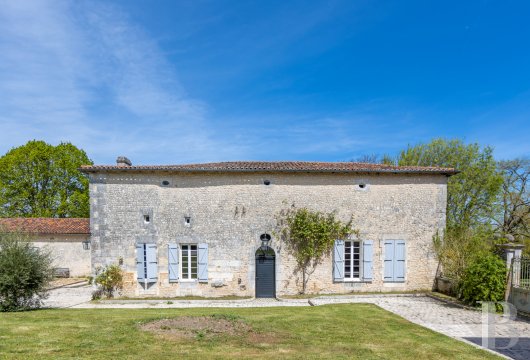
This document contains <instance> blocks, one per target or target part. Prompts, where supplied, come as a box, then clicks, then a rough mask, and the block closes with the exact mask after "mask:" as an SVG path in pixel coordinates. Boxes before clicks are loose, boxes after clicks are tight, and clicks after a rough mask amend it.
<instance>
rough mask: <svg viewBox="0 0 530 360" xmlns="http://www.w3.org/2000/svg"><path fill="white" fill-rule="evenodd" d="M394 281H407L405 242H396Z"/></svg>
mask: <svg viewBox="0 0 530 360" xmlns="http://www.w3.org/2000/svg"><path fill="white" fill-rule="evenodd" d="M394 254H395V255H394V281H400V282H403V281H405V241H404V240H396V242H395V249H394Z"/></svg>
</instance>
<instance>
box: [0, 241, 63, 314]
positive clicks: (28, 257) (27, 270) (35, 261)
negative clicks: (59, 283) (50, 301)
mask: <svg viewBox="0 0 530 360" xmlns="http://www.w3.org/2000/svg"><path fill="white" fill-rule="evenodd" d="M52 279H53V267H52V258H51V255H50V253H49V252H48V251H46V250H45V249H37V248H35V247H33V246H32V244H31V242H29V241H28V238H27V237H26V236H25V235H22V234H19V233H6V232H1V231H0V311H21V310H27V309H32V308H38V307H40V306H41V305H42V299H44V298H46V289H47V287H48V284H49V282H50V281H51V280H52Z"/></svg>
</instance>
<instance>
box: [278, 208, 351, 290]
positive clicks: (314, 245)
mask: <svg viewBox="0 0 530 360" xmlns="http://www.w3.org/2000/svg"><path fill="white" fill-rule="evenodd" d="M277 222H278V235H279V237H280V238H281V239H282V240H284V241H285V242H286V243H287V245H288V246H289V248H290V250H291V252H292V253H293V254H294V256H295V258H296V262H297V265H298V267H299V269H300V270H301V271H302V294H305V292H306V288H307V282H308V281H309V277H310V276H311V274H312V273H313V272H314V271H315V268H316V266H317V265H318V264H319V263H320V262H321V261H322V258H323V257H324V255H329V253H330V252H331V249H332V248H333V242H334V241H335V240H336V239H344V238H346V237H347V236H348V235H350V234H353V233H357V231H355V230H353V229H352V221H351V220H350V221H349V222H347V223H343V222H341V221H340V220H337V219H336V218H335V214H334V213H329V214H325V213H322V212H318V211H312V210H309V209H306V208H300V209H297V208H295V207H294V205H293V206H292V207H291V208H290V209H287V210H283V211H281V212H280V213H279V215H278V216H277Z"/></svg>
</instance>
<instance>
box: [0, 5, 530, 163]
mask: <svg viewBox="0 0 530 360" xmlns="http://www.w3.org/2000/svg"><path fill="white" fill-rule="evenodd" d="M529 15H530V2H528V1H465V2H462V1H458V2H457V1H455V2H452V1H444V2H429V1H353V0H350V1H203V0H194V1H170V0H167V1H152V0H149V1H148V0H141V1H131V0H127V1H71V2H69V1H53V0H50V1H39V0H32V1H8V0H0V153H4V152H6V151H7V150H9V149H10V148H12V147H14V146H18V145H21V144H24V143H25V142H26V141H28V140H30V139H43V140H45V141H48V142H50V143H53V144H57V143H58V142H60V141H70V142H72V143H74V144H75V145H77V146H79V147H81V148H83V149H85V150H86V151H87V152H88V154H89V156H90V157H91V158H92V159H93V160H94V161H95V162H96V163H113V162H114V160H115V158H116V156H118V155H126V156H128V157H130V158H131V160H132V161H133V163H136V164H150V163H164V164H169V163H189V162H206V161H222V160H321V161H348V160H351V159H354V158H356V157H358V156H361V155H363V154H371V153H379V154H384V153H390V154H392V153H395V152H397V151H399V150H400V149H402V148H404V147H406V146H407V144H414V143H417V142H420V141H429V140H430V139H431V138H433V137H460V138H463V139H465V140H466V141H468V142H479V143H481V144H488V145H491V146H493V147H494V148H495V154H496V156H497V157H498V158H510V157H516V156H529V155H530V141H529V134H530V22H529V21H528V16H529Z"/></svg>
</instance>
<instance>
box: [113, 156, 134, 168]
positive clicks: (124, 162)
mask: <svg viewBox="0 0 530 360" xmlns="http://www.w3.org/2000/svg"><path fill="white" fill-rule="evenodd" d="M116 165H118V167H126V166H132V162H131V160H129V159H128V158H127V157H125V156H118V158H117V159H116Z"/></svg>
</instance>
